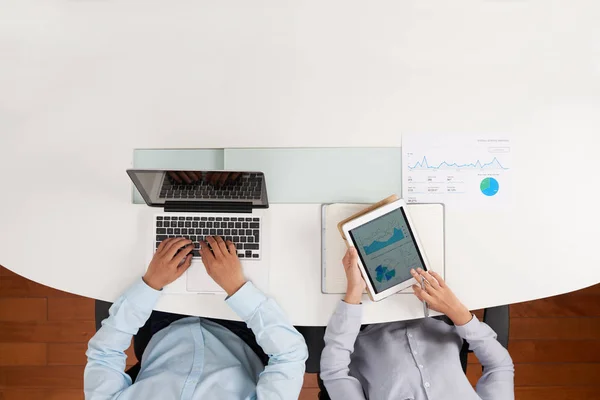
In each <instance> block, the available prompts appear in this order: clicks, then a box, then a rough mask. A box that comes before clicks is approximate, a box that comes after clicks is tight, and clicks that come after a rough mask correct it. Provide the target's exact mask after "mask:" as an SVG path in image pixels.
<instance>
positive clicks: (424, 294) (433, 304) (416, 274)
mask: <svg viewBox="0 0 600 400" xmlns="http://www.w3.org/2000/svg"><path fill="white" fill-rule="evenodd" d="M410 273H411V274H412V276H413V278H415V279H416V280H417V282H419V285H413V290H414V291H415V295H416V296H417V297H418V298H419V300H421V301H423V300H424V301H426V302H427V304H428V305H429V308H431V309H432V310H435V311H439V312H441V313H444V314H446V315H447V316H448V317H449V318H450V319H451V320H452V322H454V325H457V326H460V325H464V324H466V323H467V322H469V321H471V319H472V318H473V316H472V315H471V312H470V311H469V310H468V309H467V307H465V306H464V305H463V304H462V303H461V302H460V300H458V298H457V297H456V295H455V294H454V293H452V290H450V288H449V287H448V286H447V285H446V282H444V279H442V277H441V276H440V275H438V274H437V273H435V272H433V271H430V272H427V271H423V270H422V269H421V268H418V269H417V270H416V271H415V270H414V269H411V270H410ZM422 278H424V279H425V290H423V289H421V286H420V283H421V279H422Z"/></svg>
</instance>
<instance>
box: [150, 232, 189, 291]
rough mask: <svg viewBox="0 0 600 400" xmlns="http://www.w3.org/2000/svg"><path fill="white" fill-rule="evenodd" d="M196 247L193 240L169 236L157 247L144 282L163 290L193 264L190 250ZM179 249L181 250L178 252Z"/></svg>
mask: <svg viewBox="0 0 600 400" xmlns="http://www.w3.org/2000/svg"><path fill="white" fill-rule="evenodd" d="M193 249H194V246H193V245H192V242H191V241H190V240H187V239H184V238H169V239H166V240H164V241H163V242H162V243H161V244H160V245H159V246H158V249H156V253H154V257H152V261H150V266H148V271H146V275H144V278H143V279H144V282H146V285H148V286H150V287H151V288H152V289H156V290H161V289H162V288H163V287H165V286H166V285H168V284H169V283H171V282H173V281H175V280H176V279H177V278H179V277H180V276H181V275H183V273H184V272H185V271H187V269H188V268H189V267H190V265H191V264H192V255H191V254H190V252H191V251H192V250H193ZM178 250H179V252H177V251H178Z"/></svg>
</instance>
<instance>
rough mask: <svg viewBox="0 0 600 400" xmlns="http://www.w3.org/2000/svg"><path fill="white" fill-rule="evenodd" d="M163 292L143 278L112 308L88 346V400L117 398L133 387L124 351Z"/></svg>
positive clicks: (86, 391) (85, 389)
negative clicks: (127, 371)
mask: <svg viewBox="0 0 600 400" xmlns="http://www.w3.org/2000/svg"><path fill="white" fill-rule="evenodd" d="M159 296H160V292H159V291H157V290H154V289H152V288H151V287H149V286H148V285H146V283H145V282H144V281H143V280H142V279H141V278H140V280H139V281H137V282H136V283H135V284H134V285H133V286H131V287H130V288H129V289H128V290H127V292H125V294H123V295H122V296H121V297H120V298H119V299H118V300H117V301H116V302H115V303H114V304H113V305H112V307H111V308H110V310H109V317H108V318H107V319H105V320H104V321H102V328H100V329H99V330H98V332H96V334H95V335H94V337H92V339H91V340H90V341H89V343H88V350H87V352H86V355H87V359H88V361H87V364H86V366H85V371H84V376H83V384H84V392H85V398H86V400H99V399H114V398H116V397H117V396H118V394H119V393H120V392H122V391H123V390H125V389H126V388H127V387H129V386H131V378H130V377H129V375H127V374H126V373H125V365H126V360H127V356H126V355H125V350H126V349H127V348H128V347H129V345H130V344H131V338H132V337H133V335H135V334H136V333H137V332H138V329H139V328H140V327H142V326H143V325H144V324H145V323H146V321H147V320H148V318H149V317H150V314H151V313H152V309H153V308H154V305H155V304H156V302H157V300H158V297H159Z"/></svg>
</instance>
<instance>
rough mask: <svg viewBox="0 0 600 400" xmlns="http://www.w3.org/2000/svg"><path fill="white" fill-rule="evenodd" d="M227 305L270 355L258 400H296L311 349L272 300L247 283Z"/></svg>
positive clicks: (261, 376) (259, 385) (257, 389)
mask: <svg viewBox="0 0 600 400" xmlns="http://www.w3.org/2000/svg"><path fill="white" fill-rule="evenodd" d="M226 302H227V304H228V305H229V306H230V307H231V308H232V309H233V311H235V313H236V314H237V315H238V316H239V317H240V318H242V319H243V320H244V321H245V322H246V324H247V325H248V327H249V328H250V329H252V332H254V336H256V342H257V343H258V344H259V345H260V347H262V349H263V351H264V352H265V354H267V355H268V356H269V363H268V365H267V366H266V367H265V369H264V370H263V371H262V372H261V373H260V375H259V378H258V383H257V385H256V394H257V398H258V399H282V400H283V399H290V400H291V399H294V400H295V399H297V398H298V396H299V395H300V390H301V389H302V383H303V381H304V368H305V362H306V359H307V358H308V349H307V347H306V343H305V341H304V337H303V336H302V335H301V334H300V333H299V332H298V331H297V330H296V329H295V328H294V327H293V326H292V324H291V323H290V322H289V321H288V319H287V317H286V316H285V314H284V313H283V311H282V310H281V308H279V306H278V305H277V303H275V301H274V300H273V299H270V298H267V297H266V296H265V295H264V294H263V293H262V292H261V291H260V290H258V289H257V288H256V287H255V286H254V285H253V284H252V283H251V282H246V284H244V286H242V287H241V288H240V289H239V290H238V291H237V292H236V293H235V294H234V295H233V296H231V297H229V298H228V299H227V300H226Z"/></svg>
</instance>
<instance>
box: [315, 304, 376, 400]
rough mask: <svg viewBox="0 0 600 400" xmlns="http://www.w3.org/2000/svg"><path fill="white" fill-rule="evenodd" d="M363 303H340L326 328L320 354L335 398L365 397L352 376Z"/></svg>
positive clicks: (331, 395)
mask: <svg viewBox="0 0 600 400" xmlns="http://www.w3.org/2000/svg"><path fill="white" fill-rule="evenodd" d="M361 319H362V305H360V304H359V305H356V304H348V303H345V302H343V301H341V302H340V304H338V306H337V308H336V310H335V312H334V313H333V315H332V317H331V319H330V320H329V324H328V325H327V329H326V330H325V348H324V349H323V354H322V355H321V379H323V383H324V384H325V388H327V392H328V393H329V397H331V398H332V399H333V400H335V399H343V400H355V399H365V394H364V391H363V388H362V385H361V384H360V382H359V381H358V379H356V378H355V377H353V376H350V374H349V371H350V367H349V366H350V355H351V354H352V353H353V352H354V342H355V341H356V337H357V336H358V333H359V331H360V323H361Z"/></svg>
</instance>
